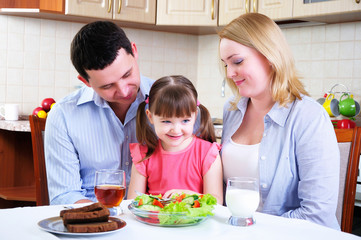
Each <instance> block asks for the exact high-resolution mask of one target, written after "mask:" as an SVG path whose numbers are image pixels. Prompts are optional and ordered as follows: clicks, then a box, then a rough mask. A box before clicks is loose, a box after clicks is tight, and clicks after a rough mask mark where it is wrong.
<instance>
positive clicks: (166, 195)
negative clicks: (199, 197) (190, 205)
mask: <svg viewBox="0 0 361 240" xmlns="http://www.w3.org/2000/svg"><path fill="white" fill-rule="evenodd" d="M182 193H185V194H200V193H197V192H193V191H190V190H185V189H172V190H168V191H166V192H165V193H164V195H163V198H171V197H172V196H173V195H174V194H178V195H181V194H182Z"/></svg>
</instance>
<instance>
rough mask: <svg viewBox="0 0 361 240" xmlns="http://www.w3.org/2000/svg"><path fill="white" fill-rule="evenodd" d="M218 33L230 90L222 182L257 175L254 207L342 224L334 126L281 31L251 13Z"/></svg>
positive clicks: (264, 18)
mask: <svg viewBox="0 0 361 240" xmlns="http://www.w3.org/2000/svg"><path fill="white" fill-rule="evenodd" d="M219 36H220V44H219V50H220V58H221V60H222V62H223V63H224V65H225V71H226V76H227V82H228V84H229V86H230V87H231V88H232V90H233V92H234V94H235V96H234V97H233V98H231V99H230V100H229V101H228V102H227V103H226V104H225V106H224V114H223V126H224V127H223V133H222V146H223V147H222V155H221V157H222V161H223V168H224V180H226V179H227V178H228V177H233V176H245V177H257V178H259V181H260V192H261V203H260V208H259V209H260V211H262V212H264V213H269V214H274V215H280V216H284V217H290V218H300V219H307V220H310V221H313V222H316V223H319V224H322V225H325V226H328V227H331V228H334V229H340V227H339V224H338V222H337V219H336V215H335V213H336V208H337V197H338V186H339V161H340V156H339V149H338V145H337V140H336V136H335V133H334V129H333V126H332V123H331V121H330V118H329V116H328V115H327V113H326V111H325V110H324V109H323V108H322V106H321V105H320V104H318V103H317V102H316V101H314V100H313V99H311V98H310V97H309V96H308V93H307V92H306V90H305V89H304V87H303V85H302V83H301V82H300V80H299V78H298V76H297V74H296V70H295V65H294V60H293V57H292V54H291V51H290V49H289V47H288V44H287V42H286V40H285V38H284V36H283V34H282V32H281V30H280V29H279V27H278V26H277V25H276V24H275V23H274V22H273V21H272V20H271V19H270V18H268V17H266V16H264V15H262V14H258V13H249V14H244V15H242V16H240V17H239V18H237V19H234V20H233V21H232V22H231V23H229V24H228V25H227V26H226V27H225V28H224V29H223V30H222V31H221V32H220V33H219Z"/></svg>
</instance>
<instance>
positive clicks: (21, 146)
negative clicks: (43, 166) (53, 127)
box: [0, 120, 36, 208]
mask: <svg viewBox="0 0 361 240" xmlns="http://www.w3.org/2000/svg"><path fill="white" fill-rule="evenodd" d="M13 125H14V126H15V125H16V126H19V128H21V129H12V128H13ZM34 205H36V194H35V177H34V164H33V152H32V142H31V132H30V126H29V122H28V121H3V120H0V208H9V207H19V206H34Z"/></svg>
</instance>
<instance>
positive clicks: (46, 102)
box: [41, 98, 55, 112]
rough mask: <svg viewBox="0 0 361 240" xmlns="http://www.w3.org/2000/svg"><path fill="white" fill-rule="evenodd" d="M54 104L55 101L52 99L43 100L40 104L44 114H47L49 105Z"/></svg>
mask: <svg viewBox="0 0 361 240" xmlns="http://www.w3.org/2000/svg"><path fill="white" fill-rule="evenodd" d="M53 103H55V100H54V99H53V98H45V99H44V100H43V101H42V102H41V106H42V107H43V109H44V111H45V112H49V111H50V106H51V104H53Z"/></svg>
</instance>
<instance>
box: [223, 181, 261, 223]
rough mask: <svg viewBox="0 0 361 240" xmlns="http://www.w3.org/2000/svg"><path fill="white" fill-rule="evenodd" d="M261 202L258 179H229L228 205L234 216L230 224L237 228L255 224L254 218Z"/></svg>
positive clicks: (229, 220) (229, 221) (230, 219)
mask: <svg viewBox="0 0 361 240" xmlns="http://www.w3.org/2000/svg"><path fill="white" fill-rule="evenodd" d="M259 200H260V194H259V184H258V179H256V178H247V177H230V178H228V179H227V190H226V203H227V207H228V209H229V210H230V211H231V213H232V216H231V217H230V218H229V219H228V223H229V224H231V225H235V226H250V225H253V224H255V219H254V218H253V215H254V213H255V212H256V210H257V208H258V205H259Z"/></svg>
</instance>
